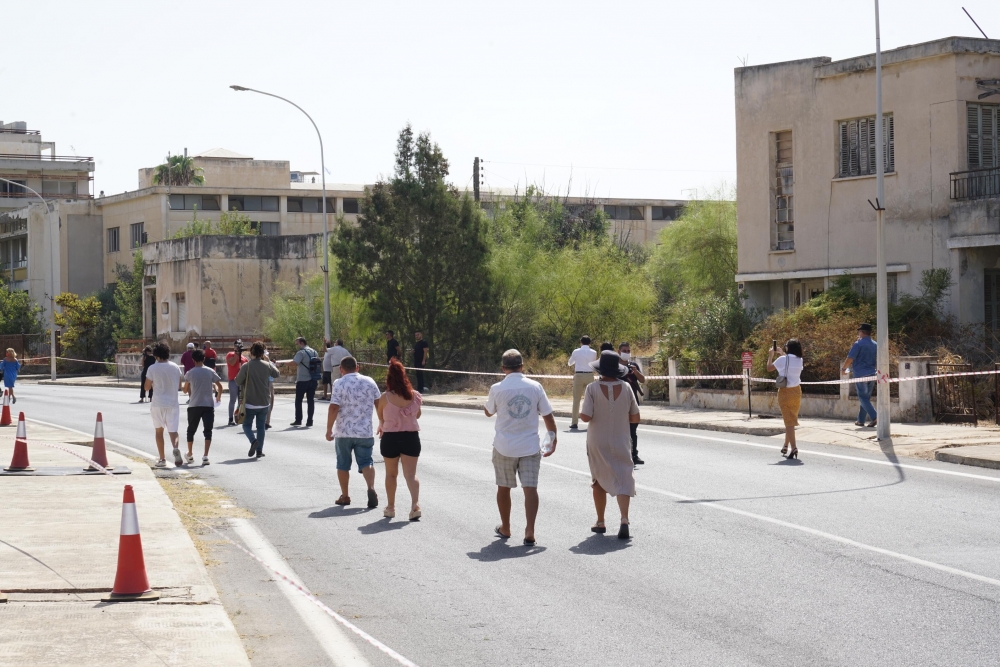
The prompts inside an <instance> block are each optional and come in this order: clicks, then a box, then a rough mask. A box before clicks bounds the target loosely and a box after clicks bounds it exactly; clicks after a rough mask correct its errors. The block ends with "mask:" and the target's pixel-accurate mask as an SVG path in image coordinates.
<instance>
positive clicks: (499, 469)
mask: <svg viewBox="0 0 1000 667" xmlns="http://www.w3.org/2000/svg"><path fill="white" fill-rule="evenodd" d="M541 467H542V453H541V452H538V453H537V454H534V455H532V456H504V455H503V454H501V453H500V452H498V451H497V450H495V449H494V450H493V471H494V472H496V475H497V486H505V487H507V488H509V489H516V488H517V478H518V477H520V478H521V486H526V487H528V488H535V487H537V486H538V470H539V469H540V468H541Z"/></svg>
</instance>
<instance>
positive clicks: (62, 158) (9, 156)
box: [0, 153, 94, 162]
mask: <svg viewBox="0 0 1000 667" xmlns="http://www.w3.org/2000/svg"><path fill="white" fill-rule="evenodd" d="M0 160H32V161H35V162H37V161H39V160H41V161H45V162H93V161H94V158H92V157H82V156H80V155H17V154H14V153H0Z"/></svg>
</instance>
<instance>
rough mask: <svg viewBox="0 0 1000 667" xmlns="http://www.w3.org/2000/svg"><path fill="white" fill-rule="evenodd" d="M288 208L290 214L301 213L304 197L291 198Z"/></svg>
mask: <svg viewBox="0 0 1000 667" xmlns="http://www.w3.org/2000/svg"><path fill="white" fill-rule="evenodd" d="M287 206H288V212H289V213H301V212H302V197H289V198H288V204H287Z"/></svg>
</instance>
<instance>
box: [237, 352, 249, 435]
mask: <svg viewBox="0 0 1000 667" xmlns="http://www.w3.org/2000/svg"><path fill="white" fill-rule="evenodd" d="M247 363H250V362H249V361H248V362H247ZM249 383H250V369H249V368H248V369H247V376H246V377H245V378H244V379H243V386H242V387H240V401H239V403H237V405H236V416H235V419H234V421H235V422H236V423H237V424H238V425H242V424H243V422H244V421H246V418H247V385H248V384H249Z"/></svg>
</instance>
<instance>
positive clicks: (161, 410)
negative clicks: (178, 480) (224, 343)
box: [146, 343, 184, 468]
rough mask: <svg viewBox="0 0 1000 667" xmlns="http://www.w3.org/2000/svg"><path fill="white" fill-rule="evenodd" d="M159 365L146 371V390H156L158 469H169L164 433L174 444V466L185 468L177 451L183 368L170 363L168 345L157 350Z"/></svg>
mask: <svg viewBox="0 0 1000 667" xmlns="http://www.w3.org/2000/svg"><path fill="white" fill-rule="evenodd" d="M153 356H154V357H156V363H155V364H153V365H152V366H150V367H149V370H147V371H146V390H147V391H148V390H151V389H155V394H154V396H153V398H152V401H151V405H150V408H149V414H150V415H151V416H152V417H153V428H154V429H155V431H156V451H157V452H159V454H160V458H159V459H158V460H157V461H156V467H157V468H166V467H167V461H166V457H165V456H164V451H163V448H164V443H163V431H164V430H166V431H167V433H169V434H170V444H172V445H173V448H174V452H173V454H174V465H176V466H181V465H183V464H184V460H183V459H182V458H181V450H180V449H179V448H178V447H177V429H178V426H179V424H180V419H181V406H180V404H179V403H178V402H177V392H178V391H179V390H180V388H181V369H180V366H178V365H177V364H175V363H174V362H172V361H170V348H169V347H167V346H166V344H164V343H157V345H156V347H154V348H153Z"/></svg>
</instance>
